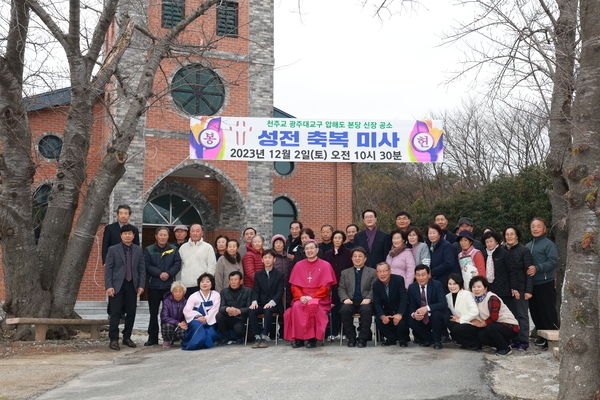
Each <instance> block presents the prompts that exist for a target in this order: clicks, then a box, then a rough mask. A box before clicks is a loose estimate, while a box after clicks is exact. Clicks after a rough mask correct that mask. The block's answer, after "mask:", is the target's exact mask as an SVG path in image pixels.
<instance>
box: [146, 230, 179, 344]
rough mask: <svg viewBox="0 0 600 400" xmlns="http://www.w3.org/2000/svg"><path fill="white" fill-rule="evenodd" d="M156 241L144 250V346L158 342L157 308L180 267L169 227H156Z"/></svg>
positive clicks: (169, 288) (168, 290)
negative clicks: (146, 311) (147, 319)
mask: <svg viewBox="0 0 600 400" xmlns="http://www.w3.org/2000/svg"><path fill="white" fill-rule="evenodd" d="M154 237H155V238H156V242H155V243H154V244H152V245H150V246H148V247H146V249H145V250H144V261H145V264H146V275H147V276H148V285H147V290H148V309H149V311H150V322H149V323H148V341H147V342H146V343H144V346H154V345H156V344H158V309H159V307H160V303H161V302H162V300H163V298H164V297H165V294H167V293H169V292H170V290H171V284H172V283H173V282H174V281H175V275H177V273H178V272H179V270H180V269H181V257H180V256H179V252H178V251H177V246H176V245H172V244H169V243H168V241H169V228H167V227H166V226H162V227H159V228H157V229H156V232H155V235H154Z"/></svg>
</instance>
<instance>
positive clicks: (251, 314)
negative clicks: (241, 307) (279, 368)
mask: <svg viewBox="0 0 600 400" xmlns="http://www.w3.org/2000/svg"><path fill="white" fill-rule="evenodd" d="M276 257H277V254H276V253H275V251H274V250H272V249H269V250H266V251H265V252H264V253H263V255H262V260H263V264H264V265H265V269H262V270H260V271H258V272H257V273H256V275H254V290H252V304H251V305H250V309H249V310H248V318H249V319H250V324H251V325H252V332H254V333H255V336H256V342H254V345H252V348H253V349H257V348H261V349H262V348H265V347H268V345H267V338H268V337H269V329H270V328H271V323H272V322H273V313H279V314H280V315H281V314H283V301H282V297H283V277H284V275H283V272H281V271H279V270H276V269H275V268H273V264H274V263H275V258H276ZM260 314H263V315H264V318H263V327H262V334H260V333H259V332H261V330H260V329H259V327H258V315H260Z"/></svg>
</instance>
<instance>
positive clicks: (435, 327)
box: [408, 264, 450, 350]
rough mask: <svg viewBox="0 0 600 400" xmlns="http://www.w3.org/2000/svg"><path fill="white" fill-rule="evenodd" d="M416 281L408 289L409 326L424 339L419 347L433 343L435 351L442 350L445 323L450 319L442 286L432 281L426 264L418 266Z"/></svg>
mask: <svg viewBox="0 0 600 400" xmlns="http://www.w3.org/2000/svg"><path fill="white" fill-rule="evenodd" d="M415 280H416V282H413V283H411V284H410V286H409V287H408V316H409V317H408V326H410V328H411V329H412V330H413V331H414V332H415V333H417V334H418V335H419V336H420V337H421V338H423V341H422V342H421V343H420V344H419V346H421V347H429V346H431V344H432V343H433V348H434V349H436V350H441V349H442V333H443V331H444V330H445V328H446V326H445V321H446V319H447V318H449V317H450V316H449V309H448V302H447V301H446V296H445V294H444V290H443V289H442V284H441V283H440V282H438V281H436V280H435V279H431V270H430V269H429V267H428V266H427V265H425V264H419V265H417V266H416V268H415Z"/></svg>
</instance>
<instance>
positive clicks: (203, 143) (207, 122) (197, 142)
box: [190, 117, 225, 160]
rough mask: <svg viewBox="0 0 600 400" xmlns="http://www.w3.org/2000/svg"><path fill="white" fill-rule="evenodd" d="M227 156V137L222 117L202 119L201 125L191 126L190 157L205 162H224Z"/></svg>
mask: <svg viewBox="0 0 600 400" xmlns="http://www.w3.org/2000/svg"><path fill="white" fill-rule="evenodd" d="M224 154H225V136H224V135H223V131H222V130H221V117H217V118H210V117H201V118H200V123H199V124H194V125H192V126H190V157H191V158H199V159H204V160H222V159H223V156H224Z"/></svg>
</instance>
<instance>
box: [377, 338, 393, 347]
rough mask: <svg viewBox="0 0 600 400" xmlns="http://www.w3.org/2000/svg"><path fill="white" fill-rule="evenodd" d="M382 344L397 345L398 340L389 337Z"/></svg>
mask: <svg viewBox="0 0 600 400" xmlns="http://www.w3.org/2000/svg"><path fill="white" fill-rule="evenodd" d="M381 345H382V346H395V345H396V341H395V340H389V339H385V340H384V341H383V342H381Z"/></svg>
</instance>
